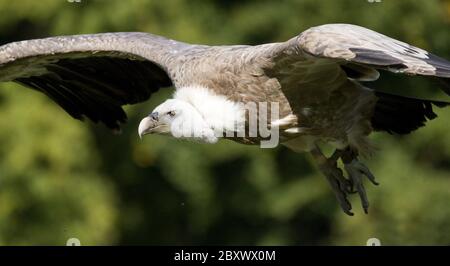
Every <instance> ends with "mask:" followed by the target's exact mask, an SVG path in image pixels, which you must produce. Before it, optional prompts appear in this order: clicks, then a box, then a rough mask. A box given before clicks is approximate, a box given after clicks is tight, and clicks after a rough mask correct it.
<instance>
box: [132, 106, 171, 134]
mask: <svg viewBox="0 0 450 266" xmlns="http://www.w3.org/2000/svg"><path fill="white" fill-rule="evenodd" d="M158 120H159V119H158V113H157V112H153V113H151V114H149V115H148V116H147V117H145V118H144V119H142V120H141V122H140V123H139V127H138V133H139V137H140V138H141V139H142V137H143V136H144V135H147V134H152V133H167V129H168V128H169V127H168V125H166V124H162V123H160V122H159V121H158Z"/></svg>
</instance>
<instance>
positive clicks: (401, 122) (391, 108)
mask: <svg viewBox="0 0 450 266" xmlns="http://www.w3.org/2000/svg"><path fill="white" fill-rule="evenodd" d="M375 95H376V96H377V97H378V101H377V103H376V105H375V110H374V113H373V116H372V121H371V122H372V127H373V129H374V130H376V131H386V132H388V133H390V134H401V135H403V134H408V133H410V132H412V131H414V130H416V129H418V128H420V127H422V126H424V125H425V123H426V122H427V121H428V120H432V119H434V118H436V117H437V115H436V114H435V113H434V112H433V105H434V106H436V107H441V108H442V107H446V106H449V105H450V103H448V102H442V101H431V100H423V99H416V98H410V97H404V96H399V95H393V94H388V93H384V92H375Z"/></svg>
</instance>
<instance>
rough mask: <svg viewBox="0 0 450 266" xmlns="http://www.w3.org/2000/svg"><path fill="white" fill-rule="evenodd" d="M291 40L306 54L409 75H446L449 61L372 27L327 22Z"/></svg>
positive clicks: (449, 69) (448, 74)
mask: <svg viewBox="0 0 450 266" xmlns="http://www.w3.org/2000/svg"><path fill="white" fill-rule="evenodd" d="M290 42H291V44H293V45H294V46H296V47H298V49H301V50H302V51H304V52H305V53H307V54H310V55H312V56H315V57H321V58H331V59H337V60H343V63H344V64H345V63H347V64H350V65H351V64H356V65H363V66H368V67H372V68H377V69H384V70H388V71H392V72H395V73H404V74H409V75H424V76H436V77H440V78H450V62H449V61H447V60H445V59H442V58H439V57H437V56H435V55H433V54H430V53H429V52H427V51H425V50H423V49H420V48H417V47H414V46H412V45H409V44H407V43H404V42H401V41H398V40H395V39H392V38H390V37H387V36H385V35H383V34H380V33H377V32H375V31H372V30H369V29H366V28H363V27H360V26H356V25H350V24H329V25H323V26H318V27H313V28H310V29H308V30H306V31H305V32H303V33H301V34H300V35H299V36H298V37H296V38H295V39H292V40H290Z"/></svg>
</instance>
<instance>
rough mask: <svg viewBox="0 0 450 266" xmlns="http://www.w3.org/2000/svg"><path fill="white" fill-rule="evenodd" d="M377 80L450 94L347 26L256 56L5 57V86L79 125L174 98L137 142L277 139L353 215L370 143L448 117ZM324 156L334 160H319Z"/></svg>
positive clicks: (145, 44)
mask: <svg viewBox="0 0 450 266" xmlns="http://www.w3.org/2000/svg"><path fill="white" fill-rule="evenodd" d="M379 70H381V71H389V72H394V73H397V74H404V75H419V76H425V77H430V78H433V79H438V80H440V81H442V82H443V83H442V84H443V86H442V90H443V91H444V92H445V93H447V94H450V86H448V85H449V84H450V62H448V61H446V60H445V59H443V58H440V57H437V56H435V55H433V54H431V53H429V52H427V51H425V50H423V49H420V48H417V47H414V46H412V45H409V44H407V43H404V42H401V41H398V40H395V39H392V38H390V37H387V36H385V35H382V34H380V33H377V32H375V31H372V30H369V29H367V28H364V27H361V26H357V25H350V24H327V25H321V26H316V27H312V28H309V29H307V30H306V31H304V32H302V33H300V34H299V35H297V36H295V37H293V38H292V39H290V40H288V41H286V42H278V43H267V44H261V45H255V46H252V45H224V46H208V45H197V44H188V43H184V42H180V41H175V40H171V39H168V38H165V37H162V36H157V35H153V34H149V33H140V32H118V33H100V34H87V35H74V36H58V37H50V38H44V39H35V40H25V41H18V42H13V43H8V44H5V45H3V46H0V81H4V82H7V81H12V82H16V83H19V84H22V85H23V86H25V87H29V88H31V89H34V90H37V91H40V92H42V93H44V94H45V95H47V96H48V97H50V98H51V99H52V100H53V101H54V102H56V103H57V104H58V105H59V106H61V107H62V108H63V109H64V110H65V111H66V112H67V113H68V114H70V115H71V116H72V117H74V118H76V119H83V118H88V119H90V120H92V121H94V122H101V123H103V124H104V125H105V126H106V127H108V128H111V129H113V130H119V129H120V126H121V124H123V123H124V122H126V119H127V117H126V114H125V112H124V111H123V109H122V106H123V105H127V104H134V103H139V102H143V101H146V100H148V99H149V98H150V97H151V95H152V94H153V93H155V92H156V91H157V90H158V89H160V88H166V87H174V88H175V91H174V93H173V97H172V98H170V99H167V100H166V101H164V102H163V103H161V104H160V105H159V106H157V107H156V108H155V109H154V110H152V111H151V112H149V114H148V116H146V117H144V118H143V119H142V121H141V122H140V124H139V128H138V133H139V136H141V137H142V136H143V135H146V134H163V135H170V136H172V137H175V138H182V139H191V140H194V141H196V142H204V143H216V142H217V141H218V140H219V139H220V138H221V137H222V138H225V139H230V140H232V141H237V142H239V143H242V144H249V145H261V147H262V143H263V142H264V143H267V142H268V141H269V139H270V138H272V136H276V141H277V142H276V143H275V144H278V143H279V144H281V145H284V146H286V147H288V148H289V149H291V150H293V151H295V152H309V153H310V154H311V155H312V158H313V159H314V161H315V162H316V163H317V167H318V169H319V170H320V172H322V174H323V175H324V176H325V177H326V180H327V182H328V183H329V185H330V186H331V189H332V191H333V193H334V194H335V196H336V199H337V201H338V202H339V205H340V207H341V208H342V210H343V211H344V212H345V213H346V214H348V215H353V213H352V211H351V210H352V206H351V204H350V202H349V200H348V197H349V196H350V194H353V193H357V194H358V195H359V198H360V200H361V204H362V207H363V209H364V211H365V212H366V213H367V210H368V207H369V201H368V198H367V194H366V191H365V188H364V185H363V183H364V182H363V181H364V179H366V178H367V179H368V180H369V181H371V182H372V183H373V184H377V182H376V180H375V178H374V175H373V174H372V173H371V171H370V170H369V169H368V168H367V167H366V166H365V165H364V164H363V163H362V162H361V161H360V160H359V159H360V158H361V157H363V156H365V155H368V154H371V153H372V151H373V147H372V146H373V145H371V144H370V142H369V140H368V136H369V134H370V133H372V132H374V131H381V132H387V133H390V134H398V135H404V134H408V133H410V132H412V131H414V130H416V129H418V128H419V127H422V126H424V125H425V123H426V122H427V121H428V120H431V119H434V118H435V117H436V114H435V113H434V112H433V107H445V106H448V105H449V103H448V102H445V101H433V100H427V99H422V98H420V97H417V96H416V97H414V95H408V96H407V97H406V96H400V95H396V94H394V93H392V92H391V93H389V90H387V91H388V92H385V91H383V92H381V91H376V90H373V89H370V88H368V87H366V85H367V84H369V82H370V81H375V80H377V79H378V78H379V76H380V72H379ZM406 93H407V92H406ZM269 113H270V115H269ZM263 129H268V130H270V132H269V134H267V131H264V130H263ZM263 133H264V134H263ZM323 144H328V145H329V146H330V147H332V148H333V150H334V152H333V153H332V155H330V156H328V157H327V155H325V154H324V153H323V152H322V151H321V147H322V145H323ZM272 146H274V145H272ZM275 146H276V145H275ZM339 161H340V162H339ZM338 163H339V164H338Z"/></svg>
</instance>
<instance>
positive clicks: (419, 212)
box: [0, 0, 450, 245]
mask: <svg viewBox="0 0 450 266" xmlns="http://www.w3.org/2000/svg"><path fill="white" fill-rule="evenodd" d="M0 13H1V14H2V16H1V17H0V43H5V42H9V41H14V40H19V39H28V38H34V37H43V36H49V35H58V34H64V35H68V34H79V33H95V32H108V31H147V32H152V33H155V34H161V35H165V36H168V37H171V38H175V39H178V40H182V41H187V42H194V43H208V44H234V43H248V44H255V43H261V42H271V41H284V40H287V39H288V38H291V37H293V36H295V35H296V34H298V33H299V32H301V31H302V30H304V29H306V28H307V27H310V26H314V25H319V24H325V23H333V22H341V23H355V24H359V25H362V26H366V27H369V28H372V29H375V30H377V31H380V32H382V33H385V34H387V35H391V36H394V37H396V38H398V39H402V40H404V41H406V42H409V43H412V44H415V45H418V46H421V47H423V48H426V49H428V50H431V51H433V52H434V53H436V54H438V55H441V56H443V57H447V58H450V45H449V43H450V34H448V27H449V26H450V19H449V17H450V1H438V0H430V1H421V0H410V1H388V0H385V1H383V2H382V3H372V4H371V3H369V2H367V1H363V0H361V1H354V0H343V1H327V0H321V1H317V0H303V1H300V0H297V1H296V0H283V1H257V0H253V1H252V0H247V1H227V0H221V1H213V0H208V1H202V0H193V1H183V0H168V1H156V0H155V1H144V0H142V1H141V0H130V1H120V0H109V1H106V0H103V1H102V0H97V1H94V0H82V2H81V3H69V2H66V1H56V0H41V1H34V0H23V1H6V0H0ZM372 86H374V87H377V88H384V89H386V90H393V91H397V92H399V93H402V94H406V95H407V94H408V93H412V92H414V93H418V94H419V95H422V96H426V97H431V98H444V97H446V96H443V95H442V94H439V93H438V92H437V90H436V88H435V87H433V84H432V83H428V82H425V81H422V80H417V79H404V80H403V79H398V78H396V77H395V76H393V75H387V76H386V77H385V78H384V79H383V80H381V81H380V82H378V83H376V84H372ZM169 93H170V90H169V91H162V92H161V93H158V94H157V95H155V97H152V99H151V100H150V101H149V102H147V103H142V104H139V105H136V106H130V107H129V108H127V112H128V114H129V123H128V124H127V125H125V127H124V129H123V133H122V134H121V135H119V136H116V135H113V134H112V133H111V132H109V131H108V130H106V129H104V128H103V127H102V126H99V125H92V124H91V123H81V122H79V121H76V120H73V119H71V118H70V117H69V116H68V115H67V114H65V113H64V112H63V111H62V110H61V109H60V108H59V107H58V106H56V105H55V104H53V103H52V102H51V101H50V100H49V99H47V98H46V97H45V96H44V95H41V94H39V93H37V92H34V91H31V90H29V89H25V88H23V87H21V86H19V85H17V84H12V83H8V84H0V129H1V130H0V244H1V245H10V244H19V245H27V244H50V245H63V244H64V243H65V241H66V240H67V239H68V238H70V237H77V238H79V239H81V241H82V243H83V244H92V245H97V244H252V245H265V244H281V245H288V244H296V245H299V244H300V245H302V244H337V245H344V244H352V245H364V244H365V241H366V240H367V239H368V238H370V237H377V238H380V239H381V241H382V242H383V243H384V244H393V245H398V244H450V235H449V234H447V230H446V229H447V228H448V227H449V225H450V209H449V208H447V205H448V203H449V202H450V192H449V190H450V179H449V177H450V164H449V161H450V138H448V132H449V131H450V125H449V123H448V122H447V121H449V119H450V110H448V109H446V110H439V115H440V117H439V119H437V120H434V121H432V122H430V123H429V124H428V127H426V128H424V129H421V130H419V131H418V132H415V133H414V134H412V135H411V136H408V137H405V138H402V139H400V138H398V137H395V136H388V135H380V134H374V136H373V141H374V143H375V144H376V145H377V146H379V147H380V151H379V152H378V153H376V154H375V156H374V157H373V158H371V160H370V161H368V163H369V165H370V167H371V169H372V171H373V172H374V173H375V174H376V176H377V177H378V180H379V181H380V183H381V186H379V187H376V188H375V187H371V185H369V184H368V185H367V186H368V193H369V197H370V199H371V209H370V214H369V215H364V214H363V213H362V212H361V211H360V206H359V202H358V201H357V199H356V196H355V197H354V198H353V201H354V209H355V212H356V216H355V217H348V216H346V215H344V214H343V213H342V212H341V211H340V209H339V208H338V205H337V203H336V201H335V199H334V196H333V195H332V192H331V190H330V189H329V188H328V185H327V184H326V182H325V180H324V178H323V177H322V176H320V174H319V173H318V172H317V171H316V170H315V168H314V165H313V164H312V161H310V158H309V157H308V156H307V155H299V154H295V153H292V152H290V151H288V150H287V149H285V148H282V147H281V148H279V149H275V150H261V149H259V148H258V147H250V146H244V145H239V144H235V143H232V142H229V141H222V142H220V143H219V144H217V145H213V146H209V145H204V144H193V143H188V142H182V141H179V140H174V139H170V138H167V137H160V136H149V137H146V138H145V139H144V141H140V140H139V138H138V137H137V134H136V128H137V124H138V121H139V120H140V118H142V117H143V116H144V115H145V114H146V113H148V111H149V110H151V109H152V108H153V107H154V106H155V105H156V104H157V103H159V102H161V101H162V99H164V97H167V96H168V95H169ZM447 99H448V98H447Z"/></svg>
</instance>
